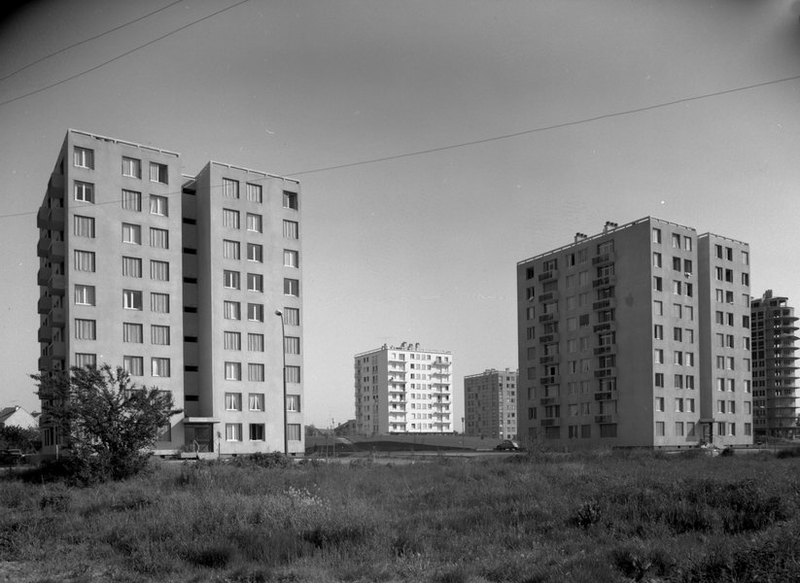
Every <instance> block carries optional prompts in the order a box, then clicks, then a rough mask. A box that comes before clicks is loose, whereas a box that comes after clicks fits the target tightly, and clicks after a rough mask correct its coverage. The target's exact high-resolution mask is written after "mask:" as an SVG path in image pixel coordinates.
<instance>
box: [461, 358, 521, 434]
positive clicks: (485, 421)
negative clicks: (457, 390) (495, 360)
mask: <svg viewBox="0 0 800 583" xmlns="http://www.w3.org/2000/svg"><path fill="white" fill-rule="evenodd" d="M517 376H518V373H517V371H512V370H510V369H508V368H507V369H505V370H502V371H501V370H496V369H487V370H485V371H483V372H482V373H478V374H474V375H468V376H465V377H464V420H465V421H464V425H465V426H464V433H465V434H466V435H476V436H480V437H491V438H497V439H515V438H516V437H517Z"/></svg>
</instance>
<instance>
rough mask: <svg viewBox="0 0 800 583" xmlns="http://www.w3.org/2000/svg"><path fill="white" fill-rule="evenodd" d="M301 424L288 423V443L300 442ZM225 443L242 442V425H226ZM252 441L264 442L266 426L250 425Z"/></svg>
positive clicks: (261, 424) (260, 424)
mask: <svg viewBox="0 0 800 583" xmlns="http://www.w3.org/2000/svg"><path fill="white" fill-rule="evenodd" d="M300 429H301V428H300V424H299V423H288V424H287V425H286V439H287V440H288V441H300V437H301V434H300ZM225 441H242V424H241V423H226V424H225ZM250 441H264V424H263V423H250Z"/></svg>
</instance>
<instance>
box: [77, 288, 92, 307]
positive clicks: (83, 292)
mask: <svg viewBox="0 0 800 583" xmlns="http://www.w3.org/2000/svg"><path fill="white" fill-rule="evenodd" d="M75 303H76V304H77V305H80V306H93V305H94V286H93V285H82V284H79V283H76V284H75Z"/></svg>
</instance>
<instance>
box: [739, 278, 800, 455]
mask: <svg viewBox="0 0 800 583" xmlns="http://www.w3.org/2000/svg"><path fill="white" fill-rule="evenodd" d="M750 309H751V314H752V316H751V323H752V326H753V328H752V334H753V347H752V353H753V424H754V425H753V430H754V431H755V435H756V438H766V439H769V438H770V437H775V438H783V439H794V438H796V437H797V436H798V434H799V433H800V429H799V428H798V417H797V352H796V351H797V346H795V342H796V340H797V317H796V316H795V315H794V308H792V307H790V306H789V300H788V298H785V297H779V296H773V294H772V290H767V291H766V292H765V293H764V295H763V296H762V297H761V298H760V299H754V300H753V301H752V303H751V304H750Z"/></svg>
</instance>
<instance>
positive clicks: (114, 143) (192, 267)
mask: <svg viewBox="0 0 800 583" xmlns="http://www.w3.org/2000/svg"><path fill="white" fill-rule="evenodd" d="M37 226H38V228H39V241H38V245H37V251H38V256H39V258H40V268H39V272H38V275H37V278H38V283H39V286H40V288H39V289H40V298H39V304H38V311H39V314H40V328H39V332H38V336H39V342H40V346H41V356H40V358H39V370H40V371H42V372H45V371H50V370H58V369H66V368H69V367H72V366H84V365H90V364H96V365H101V364H104V363H107V364H110V365H111V366H114V367H116V366H122V367H123V368H124V369H125V370H127V371H128V372H129V373H130V375H131V376H132V379H133V381H134V382H135V383H137V384H144V385H147V386H151V385H156V386H158V387H159V388H160V389H162V390H165V391H170V392H171V393H172V395H173V398H174V401H175V404H176V407H178V408H180V409H182V410H183V413H182V414H180V415H178V416H175V417H173V418H172V420H171V424H170V427H166V428H165V429H164V432H163V434H162V435H161V436H160V437H159V442H158V444H157V446H156V450H157V451H158V452H174V451H178V450H184V449H185V450H189V451H199V452H217V453H222V454H239V453H250V452H266V451H283V450H284V439H286V441H287V442H288V448H287V449H288V451H289V452H290V453H300V452H302V451H303V450H304V448H303V431H302V426H303V421H302V401H303V384H302V378H301V372H302V366H303V361H302V353H301V346H302V337H303V327H302V319H301V310H302V301H301V299H300V296H301V275H300V274H301V270H300V257H301V256H300V190H299V184H298V183H297V182H296V181H294V180H290V179H285V178H282V177H279V176H274V175H271V174H267V173H264V172H260V171H256V170H250V169H246V168H241V167H237V166H231V165H228V164H222V163H218V162H209V163H208V164H206V166H205V167H204V168H203V169H202V170H201V171H200V172H199V173H197V174H196V175H192V176H187V175H182V166H181V159H180V156H179V155H178V154H177V153H174V152H170V151H167V150H162V149H157V148H154V147H151V146H145V145H140V144H134V143H130V142H126V141H122V140H117V139H113V138H108V137H103V136H98V135H94V134H89V133H85V132H81V131H76V130H70V131H69V132H68V133H67V136H66V139H65V141H64V144H63V147H62V149H61V153H60V155H59V157H58V161H57V163H56V166H55V169H54V171H53V173H52V175H51V177H50V181H49V185H48V188H47V194H46V195H45V197H44V201H43V203H42V205H41V208H40V209H39V213H38V216H37ZM278 314H279V315H278ZM284 330H285V335H284ZM284 359H285V364H286V367H285V372H284ZM284 374H285V375H286V376H285V379H286V392H287V396H286V400H285V403H284V399H283V392H284ZM47 406H48V404H47V403H42V411H43V414H44V417H45V419H46V412H47ZM42 426H43V439H44V446H45V451H48V450H52V449H53V448H54V447H55V445H57V444H58V442H59V436H58V435H56V434H54V432H53V430H52V428H50V427H47V426H46V423H42ZM284 431H286V435H284Z"/></svg>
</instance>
